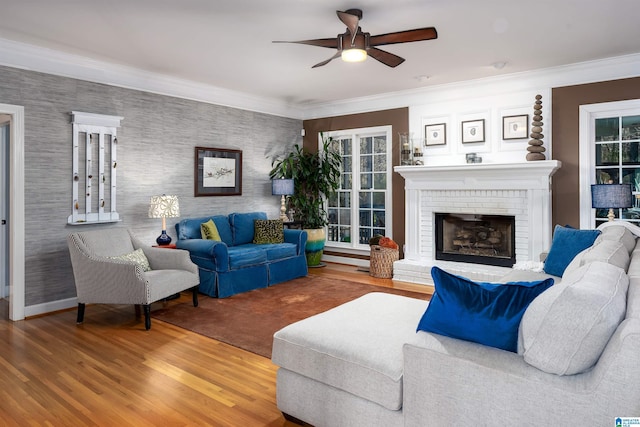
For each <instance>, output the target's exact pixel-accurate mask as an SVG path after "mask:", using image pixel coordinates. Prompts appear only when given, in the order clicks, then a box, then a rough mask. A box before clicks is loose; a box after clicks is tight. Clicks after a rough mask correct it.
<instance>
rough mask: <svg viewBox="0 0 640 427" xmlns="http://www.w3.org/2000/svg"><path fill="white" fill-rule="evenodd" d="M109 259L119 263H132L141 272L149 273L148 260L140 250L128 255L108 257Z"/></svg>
mask: <svg viewBox="0 0 640 427" xmlns="http://www.w3.org/2000/svg"><path fill="white" fill-rule="evenodd" d="M109 258H111V259H117V260H120V261H133V262H135V263H137V264H139V265H140V267H142V271H150V270H151V265H149V260H148V259H147V257H146V256H145V254H144V252H143V251H142V249H136V250H135V251H133V252H129V253H128V254H122V255H116V256H110V257H109Z"/></svg>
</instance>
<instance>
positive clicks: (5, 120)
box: [0, 114, 11, 317]
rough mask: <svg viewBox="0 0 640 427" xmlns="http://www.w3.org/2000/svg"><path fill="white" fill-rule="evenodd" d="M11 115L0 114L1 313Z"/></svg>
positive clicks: (5, 296) (5, 293)
mask: <svg viewBox="0 0 640 427" xmlns="http://www.w3.org/2000/svg"><path fill="white" fill-rule="evenodd" d="M10 125H11V116H9V115H8V114H0V299H2V300H3V303H2V313H3V314H4V313H6V317H8V316H9V314H8V309H9V308H8V305H7V306H6V307H5V300H6V302H7V303H8V298H9V268H8V265H9V239H8V237H7V212H8V207H9V140H10Z"/></svg>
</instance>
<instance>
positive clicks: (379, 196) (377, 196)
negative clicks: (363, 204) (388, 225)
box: [373, 191, 385, 209]
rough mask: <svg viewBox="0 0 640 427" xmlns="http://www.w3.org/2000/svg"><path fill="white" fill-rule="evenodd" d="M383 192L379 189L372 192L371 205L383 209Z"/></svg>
mask: <svg viewBox="0 0 640 427" xmlns="http://www.w3.org/2000/svg"><path fill="white" fill-rule="evenodd" d="M384 196H385V194H384V193H383V192H381V191H376V192H375V193H373V207H374V208H376V209H384V208H385V205H384V198H385V197H384Z"/></svg>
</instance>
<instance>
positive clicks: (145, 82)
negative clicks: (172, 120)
mask: <svg viewBox="0 0 640 427" xmlns="http://www.w3.org/2000/svg"><path fill="white" fill-rule="evenodd" d="M0 65H6V66H8V67H13V68H19V69H25V70H30V71H37V72H42V73H47V74H53V75H58V76H62V77H69V78H75V79H79V80H86V81H90V82H94V83H102V84H108V85H111V86H117V87H122V88H126V89H134V90H142V91H145V92H151V93H157V94H160V95H167V96H174V97H179V98H184V99H190V100H193V101H199V102H205V103H210V104H216V105H223V106H227V107H232V108H239V109H242V110H249V111H255V112H259V113H265V114H271V115H275V116H282V117H288V118H294V119H301V120H303V119H314V118H320V117H331V116H338V115H344V114H355V113H362V112H368V111H378V110H387V109H391V108H400V107H407V106H415V105H423V104H424V103H425V99H429V102H441V101H450V100H455V99H464V98H470V97H483V96H488V95H495V94H496V93H510V92H514V91H522V90H527V89H535V90H542V89H544V88H553V87H562V86H571V85H577V84H586V83H594V82H599V81H606V80H616V79H623V78H629V77H638V76H640V73H639V72H638V70H640V53H638V54H631V55H625V56H618V57H612V58H605V59H601V60H596V61H587V62H580V63H575V64H569V65H564V66H559V67H551V68H545V69H540V70H534V71H525V72H518V73H511V74H504V75H501V76H496V77H487V78H482V79H474V80H466V81H462V82H456V83H447V84H442V85H436V86H428V87H424V88H417V89H409V90H404V91H398V92H390V93H383V94H379V95H373V96H367V97H360V98H352V99H346V100H337V101H331V102H323V103H306V104H290V103H286V102H284V101H279V100H275V99H271V98H264V97H258V96H255V95H251V94H248V93H245V92H239V91H233V90H229V89H224V88H220V87H217V86H212V85H206V84H202V83H197V82H193V81H190V80H185V79H177V78H173V77H168V76H166V75H162V74H158V73H151V72H147V71H143V70H140V69H137V68H133V67H126V66H121V65H116V64H112V63H109V62H105V61H98V60H93V59H89V58H86V57H83V56H79V55H73V54H68V53H63V52H60V51H56V50H53V49H47V48H43V47H38V46H34V45H30V44H26V43H19V42H15V41H11V40H7V39H2V38H0Z"/></svg>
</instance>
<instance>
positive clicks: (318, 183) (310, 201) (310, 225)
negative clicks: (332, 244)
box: [269, 137, 342, 267]
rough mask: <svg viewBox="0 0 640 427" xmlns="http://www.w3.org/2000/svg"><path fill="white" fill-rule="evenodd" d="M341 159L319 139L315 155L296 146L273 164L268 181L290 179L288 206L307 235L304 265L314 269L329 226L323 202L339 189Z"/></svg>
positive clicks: (328, 140)
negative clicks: (326, 228) (319, 143)
mask: <svg viewBox="0 0 640 427" xmlns="http://www.w3.org/2000/svg"><path fill="white" fill-rule="evenodd" d="M341 166H342V158H341V157H340V153H339V151H338V150H337V149H336V147H335V142H334V141H333V139H332V138H324V137H322V147H320V149H319V150H318V151H317V152H311V151H307V150H305V149H304V148H303V147H301V146H299V145H298V144H296V145H295V146H294V147H293V151H291V152H290V153H288V154H285V155H284V157H281V158H276V159H274V160H273V162H272V169H271V172H270V173H269V177H270V178H271V179H278V178H293V179H294V194H293V195H292V196H291V197H290V199H289V202H290V205H291V208H292V209H293V210H294V219H295V220H296V221H301V222H302V228H303V229H305V230H306V231H307V234H308V238H307V246H306V255H307V265H308V266H309V267H317V266H319V265H321V264H320V259H321V258H322V251H323V250H324V244H325V240H326V234H325V229H324V227H326V225H327V224H328V220H327V211H326V209H325V207H324V198H325V197H327V196H328V195H329V194H331V193H333V192H334V191H336V190H337V189H338V187H339V185H340V170H341Z"/></svg>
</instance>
